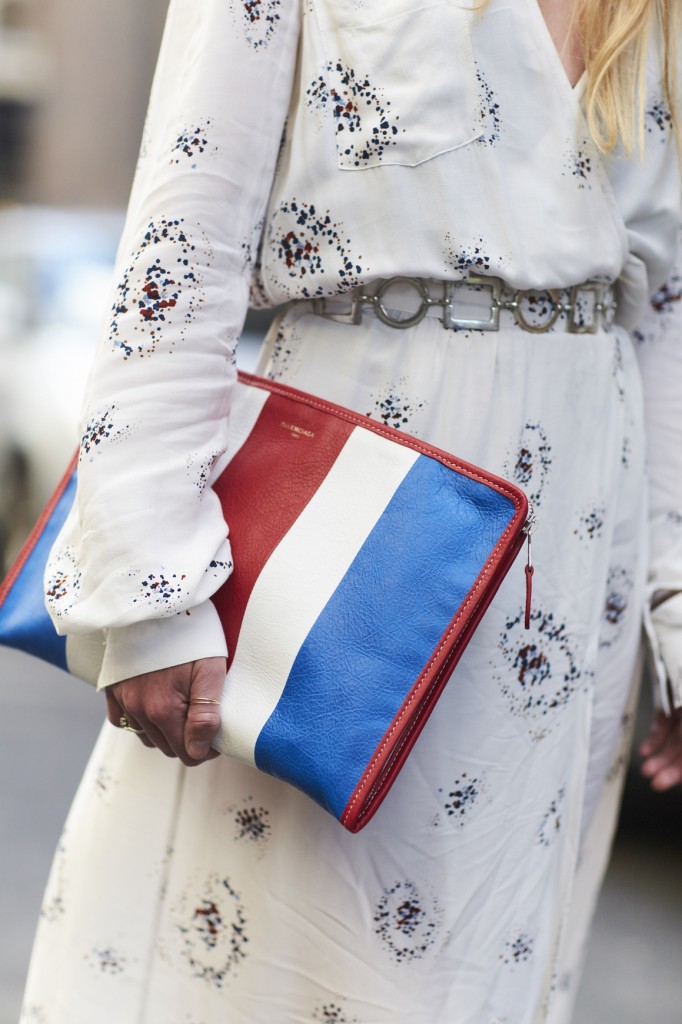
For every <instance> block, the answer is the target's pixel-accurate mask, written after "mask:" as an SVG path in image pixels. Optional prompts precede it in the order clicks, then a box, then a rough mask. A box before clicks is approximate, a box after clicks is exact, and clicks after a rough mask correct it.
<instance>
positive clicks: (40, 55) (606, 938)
mask: <svg viewBox="0 0 682 1024" xmlns="http://www.w3.org/2000/svg"><path fill="white" fill-rule="evenodd" d="M165 11H166V2H165V0H117V2H116V3H115V4H114V3H111V2H104V0H60V2H59V3H57V2H56V0H0V578H2V576H3V575H4V573H5V572H6V571H7V569H8V568H9V565H10V564H11V561H12V559H13V557H14V556H15V555H16V553H17V551H18V550H19V548H20V546H21V544H22V543H23V541H24V539H25V537H26V536H27V534H28V532H29V530H30V528H31V526H32V525H33V522H34V521H35V519H36V517H37V515H38V514H39V512H40V510H41V508H42V507H43V505H44V503H45V501H46V500H47V498H48V497H49V495H50V493H51V491H52V489H53V487H54V486H55V484H56V483H57V480H58V479H59V477H60V476H61V473H62V472H63V470H64V468H65V466H66V463H67V461H68V458H69V456H70V454H71V452H72V451H73V450H74V449H75V446H76V443H77V420H78V413H79V406H80V396H81V393H82V389H83V386H84V382H85V377H86V374H87V369H88V364H89V360H90V356H91V352H92V348H93V345H94V342H95V340H96V337H97V334H98V330H99V326H100V322H101V320H102V318H103V317H104V316H105V314H106V312H107V310H108V307H109V304H110V299H109V292H110V288H111V283H112V281H111V277H112V262H113V258H114V254H115V249H116V245H117V241H118V236H119V233H120V230H121V227H122V223H123V216H124V210H125V204H126V199H127V195H128V192H129V189H130V184H131V180H132V175H133V171H134V166H135V161H136V156H137V149H138V146H139V141H140V136H141V132H142V125H143V121H144V114H145V108H146V101H147V95H148V92H149V87H150V84H151V78H152V74H153V69H154V62H155V57H156V52H157V50H158V45H159V41H160V36H161V30H162V27H163V20H164V16H165ZM266 326H267V320H266V319H264V318H263V316H262V315H260V316H250V318H249V320H248V322H247V327H246V331H245V335H244V337H243V339H242V344H241V356H240V359H241V363H242V365H243V366H245V367H246V368H250V367H252V366H253V363H254V361H255V353H256V351H257V347H258V343H259V338H260V337H262V334H263V333H264V331H265V328H266ZM650 714H651V709H650V702H649V700H648V687H647V686H646V684H645V686H644V696H643V700H642V707H641V709H640V714H639V718H638V724H637V730H636V732H637V736H641V734H642V732H643V730H644V729H645V728H646V724H647V720H648V718H649V716H650ZM103 715H104V710H103V703H102V701H101V699H99V698H98V697H97V696H96V695H95V694H94V693H93V692H92V691H91V690H90V688H89V687H86V686H85V685H83V684H80V683H78V682H76V681H74V680H73V679H70V678H68V677H67V676H65V675H62V674H61V673H59V672H57V671H52V670H49V669H47V668H45V667H44V666H42V665H40V664H38V663H37V662H34V661H33V660H31V659H29V658H27V657H25V656H23V655H19V654H15V653H14V652H8V651H3V650H1V649H0V769H1V773H2V774H1V778H2V786H1V787H0V922H2V929H1V931H0V1024H15V1022H16V1021H17V1018H18V1015H19V1006H20V1001H21V990H22V986H23V981H24V976H25V971H26V966H27V961H28V956H29V952H30V946H31V939H32V934H33V929H34V927H35V921H36V919H37V915H38V910H39V906H40V898H41V893H42V889H43V886H44V883H45V879H46V875H47V871H48V868H49V864H50V860H51V857H52V851H53V849H54V846H55V844H56V841H57V838H58V835H59V832H60V829H61V825H62V822H63V819H64V816H65V814H66V811H67V809H68V805H69V802H70V799H71V796H72V794H73V791H74V788H75V786H76V784H77V781H78V778H79V775H80V773H81V771H82V769H83V766H84V764H85V761H86V759H87V756H88V753H89V750H90V748H91V746H92V743H93V740H94V737H95V735H96V733H97V730H98V728H99V725H100V723H101V721H102V719H103ZM635 760H636V759H635ZM650 1019H654V1020H656V1022H657V1024H682V792H675V793H672V794H667V795H664V796H654V795H653V794H651V793H649V792H648V789H647V787H646V785H645V784H644V783H643V782H642V781H641V780H640V779H639V777H638V775H637V770H636V763H634V764H633V765H632V766H631V768H630V771H629V773H628V780H627V784H626V789H625V799H624V803H623V812H622V815H621V821H620V826H619V831H618V835H617V838H616V843H615V847H614V854H613V858H612V862H611V866H610V868H609V872H608V875H607V879H606V884H605V887H604V891H603V894H602V897H601V901H600V904H599V908H598V913H597V918H596V922H595V928H594V933H593V937H592V941H591V945H590V950H589V955H588V959H587V969H586V973H585V978H584V981H583V986H582V991H581V995H580V999H579V1004H578V1010H577V1013H576V1019H575V1024H642V1022H643V1021H645V1020H650ZM273 1024H277V1022H274V1021H273Z"/></svg>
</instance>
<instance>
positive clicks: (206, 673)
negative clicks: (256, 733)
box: [184, 658, 227, 761]
mask: <svg viewBox="0 0 682 1024" xmlns="http://www.w3.org/2000/svg"><path fill="white" fill-rule="evenodd" d="M226 672H227V662H226V661H225V658H203V659H202V660H201V661H195V662H194V664H193V666H192V676H191V680H190V689H189V697H188V699H189V707H188V709H187V719H186V721H185V735H184V740H185V749H186V751H187V753H188V754H189V756H190V757H191V758H193V759H194V760H195V761H201V760H204V759H205V758H207V757H208V755H209V753H210V750H211V740H212V739H213V737H214V736H215V734H216V733H217V731H218V729H219V728H220V707H219V705H218V704H212V703H204V702H205V701H219V700H220V698H221V697H222V694H223V687H224V685H225V675H226ZM193 701H196V703H193Z"/></svg>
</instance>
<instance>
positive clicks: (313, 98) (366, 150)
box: [306, 60, 404, 168]
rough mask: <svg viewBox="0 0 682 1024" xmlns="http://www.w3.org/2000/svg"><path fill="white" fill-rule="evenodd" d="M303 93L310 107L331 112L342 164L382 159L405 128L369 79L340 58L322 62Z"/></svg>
mask: <svg viewBox="0 0 682 1024" xmlns="http://www.w3.org/2000/svg"><path fill="white" fill-rule="evenodd" d="M306 97H307V99H306V103H307V106H308V107H309V108H311V109H313V110H322V111H325V112H330V113H331V115H332V117H333V119H334V125H335V130H336V145H337V150H338V154H339V163H340V164H341V166H342V167H352V168H358V167H370V166H373V165H375V164H379V163H381V162H382V160H383V159H384V157H385V156H386V154H387V153H388V152H389V151H390V149H391V147H392V146H395V145H396V143H397V141H398V137H399V136H400V135H401V134H402V131H404V129H402V130H401V128H400V127H399V123H398V122H399V120H400V117H399V115H397V114H396V115H394V114H393V113H392V111H391V104H390V102H389V101H388V100H387V99H384V98H383V96H382V95H381V93H380V91H379V90H378V89H377V88H376V87H375V86H373V85H372V83H371V81H370V79H369V78H367V77H366V76H364V75H360V74H358V73H357V72H356V71H355V69H354V68H351V67H348V66H347V65H345V64H343V62H342V61H340V60H337V61H332V62H330V63H328V64H327V65H325V67H324V68H323V70H322V73H321V74H320V75H319V76H318V78H316V79H315V81H314V82H313V83H312V84H311V85H310V86H309V87H308V89H307V90H306Z"/></svg>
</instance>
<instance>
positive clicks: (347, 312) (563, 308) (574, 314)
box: [312, 274, 616, 334]
mask: <svg viewBox="0 0 682 1024" xmlns="http://www.w3.org/2000/svg"><path fill="white" fill-rule="evenodd" d="M372 288H373V290H371V289H372ZM464 288H469V289H470V298H469V301H467V300H466V297H462V295H461V290H462V289H464ZM486 288H489V289H490V297H489V300H488V299H487V298H486V306H487V305H488V301H489V309H487V310H485V316H483V317H480V318H479V317H476V316H473V317H472V316H469V315H467V316H457V315H456V314H457V312H458V311H461V312H465V311H466V310H465V308H466V307H467V306H468V307H469V310H470V309H471V306H472V301H471V298H472V296H473V294H474V293H480V292H481V291H483V290H484V289H486ZM458 292H459V293H460V294H459V295H458V294H457V293H458ZM417 300H418V302H419V305H418V307H417V308H416V309H415V303H416V301H417ZM473 305H475V306H477V305H478V303H473ZM463 307H464V308H463ZM312 309H313V313H315V314H317V315H318V316H323V317H325V318H326V319H328V320H334V321H336V322H338V323H347V324H359V323H361V321H362V315H363V312H364V311H365V309H368V310H369V311H370V312H372V313H373V314H374V315H375V316H376V317H377V319H378V320H380V321H381V322H382V323H384V324H387V325H388V326H389V327H398V328H403V329H404V328H407V327H414V326H415V325H416V324H418V323H421V321H422V320H423V319H424V317H425V316H431V317H433V316H435V317H437V318H438V319H439V320H440V321H441V322H442V324H443V327H444V328H446V330H451V331H498V330H499V329H500V315H501V314H502V313H503V312H504V311H508V313H509V314H511V317H510V322H511V323H516V324H517V326H519V327H520V328H522V330H524V331H530V332H531V333H532V334H544V333H545V332H546V331H549V330H551V329H552V328H553V327H554V325H555V324H556V323H557V321H558V320H559V318H560V317H565V318H566V323H565V327H564V330H566V331H567V332H568V333H569V334H596V333H597V331H598V330H599V329H600V328H603V329H604V330H608V329H609V327H610V326H611V324H612V323H613V318H614V314H615V309H616V306H615V300H614V296H613V291H612V289H611V287H610V286H609V285H607V284H604V283H603V282H601V281H585V282H584V283H583V284H576V285H573V286H572V287H571V288H544V289H542V288H533V289H523V288H520V289H513V288H509V287H508V286H507V285H506V284H505V282H504V281H503V280H502V279H501V278H500V277H492V276H487V275H486V276H484V275H480V274H470V275H469V276H468V277H467V278H465V279H464V280H462V281H437V280H434V279H428V278H422V277H403V276H401V277H389V278H386V279H384V280H379V281H374V282H371V283H370V284H368V285H360V286H359V287H357V288H354V289H353V290H352V291H349V292H346V293H345V294H343V295H335V296H332V297H330V298H320V299H313V300H312ZM474 312H476V310H474ZM529 313H534V314H535V315H536V316H539V318H540V322H538V323H536V322H531V320H530V319H529V318H528V317H529ZM401 314H404V315H401ZM562 326H563V325H562Z"/></svg>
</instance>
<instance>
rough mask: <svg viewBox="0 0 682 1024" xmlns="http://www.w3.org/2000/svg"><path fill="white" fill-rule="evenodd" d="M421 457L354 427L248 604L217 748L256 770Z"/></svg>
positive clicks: (224, 699) (270, 560)
mask: <svg viewBox="0 0 682 1024" xmlns="http://www.w3.org/2000/svg"><path fill="white" fill-rule="evenodd" d="M417 458H418V453H417V452H414V451H412V450H411V449H409V448H405V447H403V446H402V445H398V444H395V443H394V442H392V441H387V440H385V439H383V438H381V437H379V436H378V435H376V434H374V433H372V432H371V431H368V430H365V429H364V428H362V427H356V428H355V430H354V431H353V432H352V434H351V435H350V436H349V438H348V440H347V441H346V443H345V445H344V447H343V448H342V450H341V452H340V453H339V456H338V458H337V460H336V462H335V463H334V465H333V466H332V469H331V470H330V472H329V474H328V475H327V477H326V478H325V480H324V481H323V483H322V485H321V486H320V488H319V489H318V491H317V492H316V493H315V495H314V496H313V498H312V499H311V501H310V502H309V503H308V505H307V506H306V508H305V509H304V510H303V512H302V513H301V515H300V516H299V517H298V519H297V520H296V522H295V523H294V525H293V526H292V527H291V529H290V530H289V532H288V533H287V534H286V536H285V537H284V538H283V539H282V541H281V542H280V543H279V545H278V546H277V548H276V549H275V550H274V552H273V553H272V555H271V557H270V559H269V560H268V562H267V563H266V565H265V566H264V567H263V570H262V572H261V574H260V576H259V577H258V579H257V581H256V584H255V586H254V589H253V591H252V593H251V597H250V598H249V602H248V604H247V606H246V611H245V614H244V621H243V622H242V627H241V631H240V634H239V642H238V645H237V650H236V652H235V658H234V661H233V663H232V665H231V667H230V671H229V672H228V675H227V681H226V684H225V691H224V694H223V700H222V710H221V717H222V725H221V728H220V732H219V733H218V735H217V737H216V740H215V741H214V743H213V746H214V747H216V748H217V749H218V750H220V751H221V752H222V753H224V754H230V755H232V756H233V757H238V758H239V759H240V760H242V761H245V762H246V763H247V764H254V749H255V745H256V740H257V739H258V736H259V734H260V732H261V729H262V728H263V726H264V725H265V723H266V722H267V720H268V719H269V717H270V715H271V714H272V712H273V710H274V708H275V707H276V705H277V702H278V701H279V699H280V697H281V695H282V691H283V690H284V686H285V684H286V681H287V678H288V676H289V673H290V671H291V668H292V665H293V663H294V660H295V658H296V655H297V654H298V651H299V649H300V647H301V645H302V644H303V642H304V640H305V638H306V637H307V635H308V633H309V632H310V630H311V628H312V626H313V625H314V623H315V621H316V620H317V618H318V616H319V614H320V612H321V611H322V609H323V608H324V607H325V605H326V604H327V602H328V601H329V599H330V597H331V596H332V594H333V593H334V591H335V590H336V588H337V586H338V584H339V583H340V581H341V580H342V579H343V577H344V575H345V573H346V571H347V569H348V567H349V566H350V564H351V562H352V561H353V559H354V558H355V556H356V555H357V553H358V551H359V550H360V548H361V547H362V545H363V543H364V542H365V540H366V538H367V536H368V535H369V533H370V532H371V530H372V528H373V527H374V526H375V524H376V522H377V520H378V519H379V518H380V516H381V514H382V513H383V511H384V509H385V508H386V506H387V504H388V503H389V501H390V500H391V498H392V496H393V494H394V493H395V491H396V489H397V488H398V486H399V485H400V483H401V482H402V480H403V479H404V477H405V476H406V474H407V473H408V471H409V470H410V468H411V467H412V466H413V465H414V463H415V461H416V460H417Z"/></svg>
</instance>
